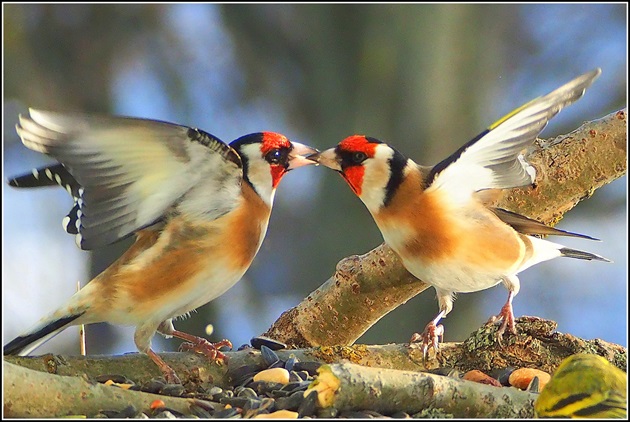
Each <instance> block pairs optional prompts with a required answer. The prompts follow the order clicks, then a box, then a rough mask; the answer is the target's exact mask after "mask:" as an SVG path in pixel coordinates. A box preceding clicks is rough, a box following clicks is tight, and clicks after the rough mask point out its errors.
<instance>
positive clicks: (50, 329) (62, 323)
mask: <svg viewBox="0 0 630 422" xmlns="http://www.w3.org/2000/svg"><path fill="white" fill-rule="evenodd" d="M84 313H85V312H81V313H80V314H77V315H71V316H68V317H65V318H61V319H58V320H56V321H53V322H51V323H50V324H48V325H46V326H44V327H43V328H40V329H39V330H37V331H35V332H34V333H30V334H26V335H23V336H19V337H16V338H15V339H13V340H12V341H10V342H9V343H8V344H7V345H5V346H4V348H3V349H2V353H3V354H4V355H19V354H20V352H21V351H22V350H24V349H25V348H27V347H28V346H29V345H31V344H32V343H35V342H37V341H38V340H42V341H41V343H43V342H44V341H46V340H48V338H46V337H48V336H50V337H52V336H54V335H55V334H57V332H59V331H61V330H62V329H63V328H65V327H66V326H67V325H68V324H69V323H71V322H72V321H74V320H75V319H77V318H79V317H80V316H81V315H83V314H84Z"/></svg>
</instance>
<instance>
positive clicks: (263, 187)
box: [241, 144, 276, 206]
mask: <svg viewBox="0 0 630 422" xmlns="http://www.w3.org/2000/svg"><path fill="white" fill-rule="evenodd" d="M241 150H242V152H243V154H244V155H245V156H247V177H248V178H249V181H250V182H251V184H252V185H253V186H254V189H255V190H256V193H258V195H260V197H261V198H262V199H263V201H265V203H266V204H267V205H269V206H271V205H272V204H273V197H274V195H275V192H276V190H275V188H274V187H273V179H272V177H271V166H270V165H269V163H267V162H266V161H265V160H264V159H263V158H262V156H261V153H260V144H248V145H243V147H242V149H241Z"/></svg>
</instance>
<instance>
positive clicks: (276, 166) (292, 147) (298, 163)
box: [260, 132, 317, 188]
mask: <svg viewBox="0 0 630 422" xmlns="http://www.w3.org/2000/svg"><path fill="white" fill-rule="evenodd" d="M260 151H261V153H262V156H263V158H264V160H265V161H267V163H269V166H270V168H271V181H272V186H273V187H274V188H276V187H277V186H278V183H280V180H281V179H282V176H284V175H285V174H286V173H287V172H288V171H289V170H293V169H295V168H298V167H303V166H308V165H311V164H316V162H315V161H314V160H311V159H308V158H306V157H307V156H309V155H313V154H315V153H317V150H316V149H314V148H311V147H309V146H307V145H303V144H300V143H298V142H291V141H289V140H288V139H287V138H286V137H285V136H284V135H281V134H279V133H275V132H262V141H261V144H260Z"/></svg>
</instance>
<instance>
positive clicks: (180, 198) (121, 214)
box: [16, 109, 242, 249]
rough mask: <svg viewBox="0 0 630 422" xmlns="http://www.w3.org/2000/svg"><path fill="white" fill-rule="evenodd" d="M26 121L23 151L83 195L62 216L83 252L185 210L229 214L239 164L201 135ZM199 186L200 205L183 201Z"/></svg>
mask: <svg viewBox="0 0 630 422" xmlns="http://www.w3.org/2000/svg"><path fill="white" fill-rule="evenodd" d="M29 114H30V116H20V119H19V124H18V125H17V127H16V129H17V132H18V134H19V135H20V137H21V138H22V142H23V143H24V145H25V146H27V147H28V148H30V149H32V150H34V151H39V152H42V153H44V154H48V155H51V156H52V157H54V158H56V159H57V161H59V162H60V163H62V164H63V168H65V169H67V171H68V172H69V173H70V174H71V175H72V177H73V178H74V179H76V182H77V183H78V185H79V186H81V188H82V190H80V195H78V197H77V195H76V193H77V189H74V191H73V196H75V201H76V202H75V204H76V205H75V208H76V209H75V208H73V210H72V211H71V212H70V214H69V215H68V217H70V220H72V215H76V216H77V217H76V218H79V219H80V223H78V224H77V227H78V228H77V229H76V230H74V231H75V232H78V233H77V244H78V245H79V246H80V247H81V248H82V249H93V248H96V247H99V246H102V245H105V244H109V243H112V242H115V241H117V240H119V239H122V238H124V237H126V236H128V235H130V234H131V233H133V232H134V231H136V230H138V229H141V228H143V227H146V226H149V225H151V224H153V223H155V222H156V221H159V220H160V219H161V218H162V217H163V216H164V215H165V214H166V213H168V212H170V211H169V210H172V209H173V208H177V207H178V206H180V205H182V204H184V205H185V204H187V203H188V202H192V203H193V205H194V206H193V207H192V210H193V211H194V212H197V213H198V214H199V215H201V216H203V218H207V219H214V218H217V217H218V216H220V215H222V214H225V213H226V212H228V211H229V210H230V209H232V208H233V207H234V206H236V202H235V201H236V198H238V194H237V193H238V190H239V189H240V183H241V179H242V163H241V159H240V157H239V155H238V153H237V152H236V151H234V149H233V148H231V147H230V146H229V145H227V144H225V143H224V142H222V141H221V140H219V139H218V138H216V137H214V136H212V135H210V134H208V133H206V132H203V131H200V130H197V129H192V128H190V127H187V126H181V125H176V124H172V123H167V122H162V121H156V120H148V119H137V118H128V117H112V116H92V115H83V114H62V113H54V112H49V111H41V110H33V109H31V110H30V113H29ZM50 168H56V167H50ZM198 184H202V185H203V188H204V189H205V190H206V191H207V196H208V198H207V199H206V198H204V199H206V200H205V201H199V200H198V198H197V199H193V200H191V199H190V198H189V197H188V196H187V193H188V192H190V191H191V189H193V187H195V186H196V185H198ZM226 186H227V187H226ZM187 209H191V207H190V206H188V208H187ZM74 224H75V222H71V225H74Z"/></svg>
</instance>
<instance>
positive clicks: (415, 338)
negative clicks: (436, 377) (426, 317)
mask: <svg viewBox="0 0 630 422" xmlns="http://www.w3.org/2000/svg"><path fill="white" fill-rule="evenodd" d="M420 340H422V362H423V364H426V362H427V355H428V354H429V347H431V348H432V349H433V350H435V353H436V354H437V353H438V352H439V349H440V347H439V346H440V342H443V341H444V326H443V325H442V324H440V325H435V322H433V321H431V322H430V323H428V324H427V326H426V327H425V328H424V331H423V332H422V334H418V333H413V335H412V336H411V340H409V343H417V342H419V341H420Z"/></svg>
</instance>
